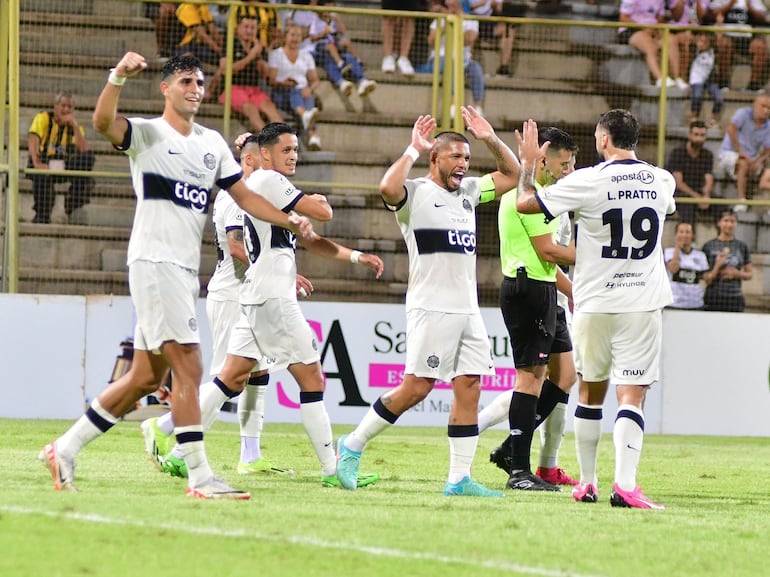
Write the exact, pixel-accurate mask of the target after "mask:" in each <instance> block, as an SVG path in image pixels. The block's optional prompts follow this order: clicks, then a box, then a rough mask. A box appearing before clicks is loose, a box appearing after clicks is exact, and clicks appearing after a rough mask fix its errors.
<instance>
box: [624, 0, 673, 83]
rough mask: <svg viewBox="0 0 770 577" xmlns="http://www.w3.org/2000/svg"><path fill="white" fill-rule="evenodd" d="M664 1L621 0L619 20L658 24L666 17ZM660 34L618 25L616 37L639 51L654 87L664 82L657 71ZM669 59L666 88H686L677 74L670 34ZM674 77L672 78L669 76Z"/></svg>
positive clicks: (652, 30) (648, 29) (646, 29)
mask: <svg viewBox="0 0 770 577" xmlns="http://www.w3.org/2000/svg"><path fill="white" fill-rule="evenodd" d="M665 2H666V0H621V3H620V21H621V22H628V23H633V24H648V25H650V24H660V23H661V22H663V21H664V20H665V16H664V13H665V8H666V6H665ZM660 36H661V35H660V33H659V32H658V31H657V30H654V29H651V28H618V39H619V41H620V42H621V43H623V44H628V45H629V46H632V47H633V48H635V49H636V50H638V51H639V52H641V53H642V55H643V56H644V60H645V62H646V64H647V68H648V69H649V70H650V74H651V75H652V77H653V78H654V79H655V86H657V87H658V88H660V86H661V84H662V83H663V80H662V76H663V74H662V72H661V70H660V56H659V54H658V52H659V50H660V42H661V38H660ZM668 56H669V61H670V63H671V64H670V68H669V73H670V77H667V78H666V80H665V82H666V86H668V87H669V88H671V87H674V86H676V87H677V88H680V89H682V90H686V89H687V83H686V82H685V81H684V80H683V79H682V78H681V77H680V75H679V46H678V45H677V43H676V39H675V38H674V37H673V35H671V36H670V42H669V47H668ZM672 78H673V79H672Z"/></svg>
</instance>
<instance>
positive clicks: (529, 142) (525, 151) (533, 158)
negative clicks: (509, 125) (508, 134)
mask: <svg viewBox="0 0 770 577" xmlns="http://www.w3.org/2000/svg"><path fill="white" fill-rule="evenodd" d="M516 141H517V142H518V143H519V158H521V162H522V164H524V163H525V162H527V163H532V164H531V166H534V163H536V162H537V161H538V160H540V159H541V158H545V153H546V151H547V150H548V146H549V145H550V144H551V143H550V142H544V143H543V146H539V145H538V137H537V122H535V121H534V120H532V119H531V118H530V119H529V120H527V121H526V122H525V123H524V126H523V127H522V130H521V132H519V131H518V130H517V131H516Z"/></svg>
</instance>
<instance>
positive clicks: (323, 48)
mask: <svg viewBox="0 0 770 577" xmlns="http://www.w3.org/2000/svg"><path fill="white" fill-rule="evenodd" d="M295 3H297V4H310V5H311V6H316V5H317V6H323V5H325V4H327V2H325V1H324V0H303V1H299V2H296V1H295ZM330 4H333V2H330ZM331 14H332V13H331V12H311V11H308V10H297V11H295V12H293V13H292V15H291V21H292V22H293V23H294V24H298V25H299V26H302V30H303V33H304V34H305V40H304V41H303V42H302V46H301V48H302V50H304V51H306V52H309V53H310V54H312V56H313V58H314V59H315V62H316V65H317V66H323V68H324V70H325V71H326V76H327V77H328V78H329V82H331V83H332V84H333V85H334V87H335V88H336V89H337V90H339V91H340V93H341V94H343V95H344V96H346V97H347V96H350V95H351V94H352V93H353V88H354V84H353V82H355V85H356V86H357V94H358V95H359V96H360V97H361V98H363V97H365V96H368V95H369V94H370V93H371V92H372V91H373V90H374V89H375V88H377V83H376V82H374V81H373V80H367V78H366V77H365V76H364V67H363V63H362V62H361V61H360V60H359V59H358V58H356V57H355V56H354V55H353V54H351V53H350V52H347V51H345V50H344V49H343V48H342V46H341V45H340V43H339V42H338V40H337V28H336V26H337V25H336V22H338V21H339V18H338V19H337V20H334V19H333V18H332V16H331ZM348 45H349V46H350V39H348ZM343 75H348V76H349V77H350V78H351V79H352V80H353V82H351V81H350V80H347V79H346V78H343Z"/></svg>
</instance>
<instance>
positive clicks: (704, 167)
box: [666, 120, 714, 224]
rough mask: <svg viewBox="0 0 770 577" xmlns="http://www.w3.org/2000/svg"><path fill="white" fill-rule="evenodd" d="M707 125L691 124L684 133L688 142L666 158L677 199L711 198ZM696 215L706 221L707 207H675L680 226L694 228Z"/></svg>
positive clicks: (684, 204)
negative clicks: (689, 225)
mask: <svg viewBox="0 0 770 577" xmlns="http://www.w3.org/2000/svg"><path fill="white" fill-rule="evenodd" d="M706 132H707V130H706V124H705V123H704V122H703V121H702V120H693V121H692V122H691V123H690V130H689V132H688V133H687V142H685V143H684V144H682V145H681V146H677V147H676V148H675V149H674V150H672V151H671V154H670V156H669V157H668V166H667V167H666V168H668V170H669V171H671V174H673V175H674V180H676V192H675V193H674V196H676V197H680V198H681V197H687V198H702V199H704V200H705V199H709V198H711V193H712V192H713V191H714V174H713V170H714V155H713V154H712V153H711V151H710V150H709V149H707V148H706V147H705V146H704V144H705V143H706ZM696 207H697V210H698V212H697V214H698V215H703V216H706V217H709V216H710V215H711V213H712V210H711V205H710V204H708V203H699V204H688V203H679V202H677V204H676V209H677V211H678V212H679V218H680V220H681V221H682V222H687V223H689V224H695V216H696Z"/></svg>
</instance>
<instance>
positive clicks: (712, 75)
mask: <svg viewBox="0 0 770 577" xmlns="http://www.w3.org/2000/svg"><path fill="white" fill-rule="evenodd" d="M713 45H714V36H713V34H712V33H711V32H698V33H697V34H695V50H696V54H695V58H694V59H693V61H692V65H691V66H690V89H691V95H690V120H697V119H698V118H699V117H700V111H701V107H702V104H703V94H704V92H706V91H708V93H709V94H710V95H711V102H712V104H711V117H710V118H709V121H708V126H709V127H710V128H715V127H717V126H719V117H720V116H721V114H722V105H723V101H722V91H721V90H720V89H719V83H718V82H717V79H716V76H717V75H716V70H715V69H714V62H715V59H716V56H715V55H714V48H713Z"/></svg>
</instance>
